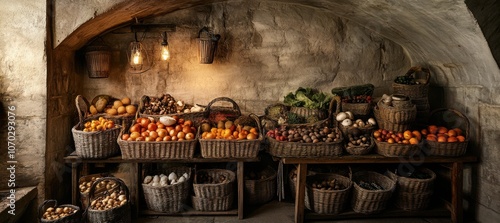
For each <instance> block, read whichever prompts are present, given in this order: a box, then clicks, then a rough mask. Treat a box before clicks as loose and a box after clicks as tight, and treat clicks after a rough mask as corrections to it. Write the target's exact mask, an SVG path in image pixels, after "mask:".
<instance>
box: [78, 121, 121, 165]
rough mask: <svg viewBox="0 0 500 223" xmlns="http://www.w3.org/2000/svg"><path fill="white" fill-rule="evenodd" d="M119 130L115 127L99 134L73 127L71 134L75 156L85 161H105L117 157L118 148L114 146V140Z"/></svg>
mask: <svg viewBox="0 0 500 223" xmlns="http://www.w3.org/2000/svg"><path fill="white" fill-rule="evenodd" d="M120 129H121V126H120V125H115V127H114V128H113V129H108V130H104V131H100V132H84V131H82V130H80V128H79V126H78V125H75V126H74V127H73V128H72V129H71V132H72V133H73V139H74V141H75V151H76V155H77V156H78V157H81V158H85V159H105V158H108V157H111V156H115V155H118V154H119V153H120V148H119V147H118V144H116V139H117V138H118V135H119V134H120Z"/></svg>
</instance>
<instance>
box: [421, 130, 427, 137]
mask: <svg viewBox="0 0 500 223" xmlns="http://www.w3.org/2000/svg"><path fill="white" fill-rule="evenodd" d="M420 133H422V135H424V136H425V135H427V134H429V131H427V129H422V130H420Z"/></svg>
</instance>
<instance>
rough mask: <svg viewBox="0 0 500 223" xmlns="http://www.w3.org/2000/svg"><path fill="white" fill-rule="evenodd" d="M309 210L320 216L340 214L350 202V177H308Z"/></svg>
mask: <svg viewBox="0 0 500 223" xmlns="http://www.w3.org/2000/svg"><path fill="white" fill-rule="evenodd" d="M306 181H307V190H306V191H307V194H308V196H307V198H308V199H309V202H305V205H306V207H307V208H309V209H311V210H312V211H314V212H316V213H319V214H338V213H340V212H341V211H342V210H343V209H344V207H345V204H346V203H347V201H348V198H349V193H350V191H351V188H352V181H351V179H349V178H348V177H345V176H342V175H338V174H333V173H324V174H315V175H312V176H307V179H306Z"/></svg>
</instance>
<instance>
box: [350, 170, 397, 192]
mask: <svg viewBox="0 0 500 223" xmlns="http://www.w3.org/2000/svg"><path fill="white" fill-rule="evenodd" d="M362 174H364V175H368V174H371V175H375V176H376V177H377V178H384V179H387V180H389V181H390V182H391V185H390V188H387V189H384V190H367V189H364V188H362V187H361V186H359V185H358V183H357V182H356V180H355V178H357V177H359V176H358V175H362ZM352 178H353V179H352V182H353V184H354V186H355V187H356V189H358V190H361V191H366V192H370V193H382V192H389V191H392V190H394V189H395V187H396V181H394V180H393V179H391V178H390V177H388V176H385V175H383V174H381V173H378V172H375V171H358V172H356V173H354V174H353V177H352Z"/></svg>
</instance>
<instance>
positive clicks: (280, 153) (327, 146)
mask: <svg viewBox="0 0 500 223" xmlns="http://www.w3.org/2000/svg"><path fill="white" fill-rule="evenodd" d="M267 140H268V141H269V148H268V152H269V154H271V155H272V156H275V157H282V158H283V157H325V156H340V155H342V150H343V149H344V144H343V143H342V140H343V137H341V139H340V140H338V141H337V142H328V143H327V142H319V143H299V142H288V141H286V142H285V141H277V140H276V139H274V138H272V137H267Z"/></svg>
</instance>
